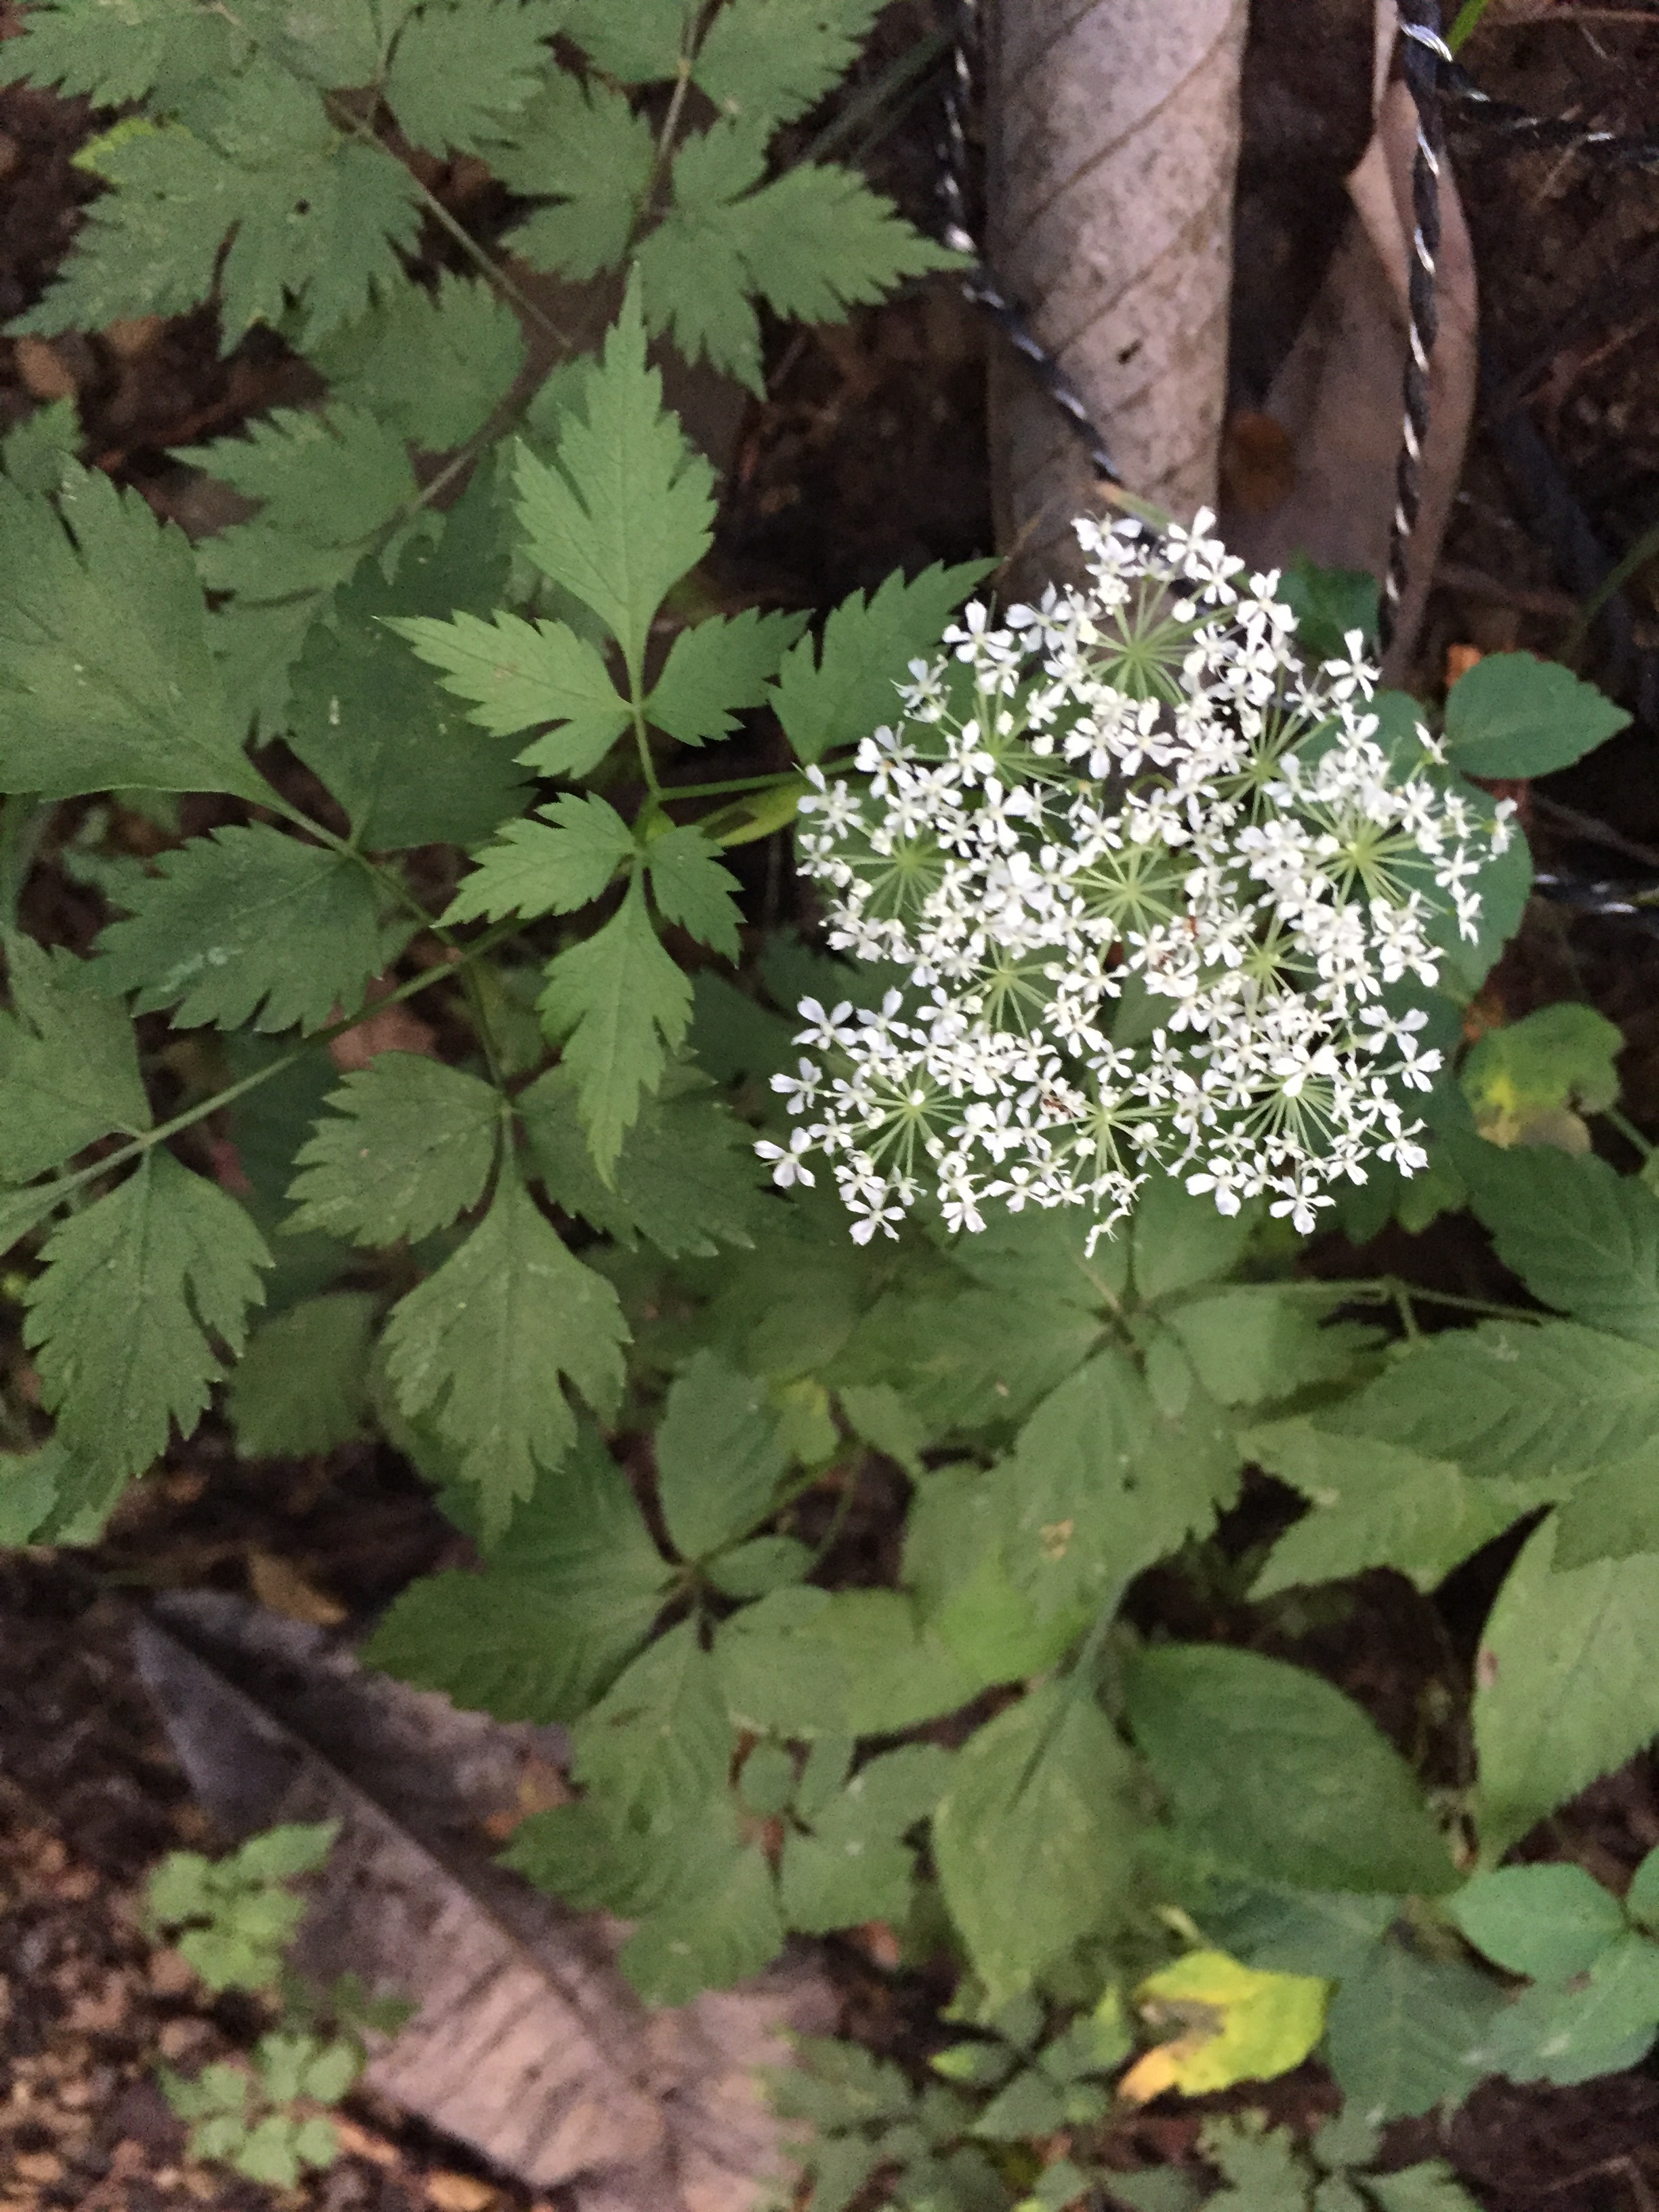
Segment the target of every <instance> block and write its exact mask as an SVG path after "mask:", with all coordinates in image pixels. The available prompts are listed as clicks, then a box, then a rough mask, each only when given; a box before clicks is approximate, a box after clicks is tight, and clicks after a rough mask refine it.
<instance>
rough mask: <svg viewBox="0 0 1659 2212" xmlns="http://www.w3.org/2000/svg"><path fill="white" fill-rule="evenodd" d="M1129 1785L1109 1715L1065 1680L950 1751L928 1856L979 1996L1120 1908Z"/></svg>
mask: <svg viewBox="0 0 1659 2212" xmlns="http://www.w3.org/2000/svg"><path fill="white" fill-rule="evenodd" d="M1132 1793H1133V1767H1132V1765H1131V1764H1130V1761H1129V1758H1128V1754H1127V1753H1126V1752H1125V1750H1124V1748H1123V1746H1122V1744H1121V1742H1120V1741H1119V1740H1118V1737H1117V1735H1116V1734H1115V1731H1114V1729H1113V1728H1112V1726H1111V1723H1109V1721H1108V1720H1107V1718H1106V1717H1105V1715H1104V1714H1103V1713H1102V1711H1100V1709H1099V1707H1098V1706H1097V1705H1095V1704H1094V1702H1093V1701H1092V1699H1090V1698H1089V1697H1088V1696H1087V1695H1085V1694H1084V1693H1083V1692H1080V1690H1079V1686H1077V1685H1076V1684H1074V1683H1073V1682H1070V1681H1064V1682H1049V1683H1047V1684H1045V1685H1044V1686H1042V1688H1041V1689H1038V1690H1035V1691H1033V1692H1032V1693H1031V1694H1030V1696H1029V1697H1027V1698H1024V1699H1022V1700H1021V1701H1020V1703H1019V1704H1018V1705H1011V1706H1009V1708H1008V1709H1007V1711H1006V1712H1002V1713H999V1714H998V1715H997V1717H996V1718H995V1719H994V1720H993V1721H989V1722H987V1723H986V1724H985V1726H984V1727H982V1728H981V1729H978V1730H977V1731H976V1732H975V1734H974V1735H971V1736H970V1737H969V1740H968V1741H967V1743H966V1744H964V1745H963V1748H962V1749H961V1751H959V1752H958V1753H957V1759H956V1766H955V1771H954V1773H953V1775H952V1778H951V1786H950V1788H949V1789H948V1790H947V1791H946V1792H945V1796H944V1798H943V1799H942V1801H941V1802H940V1803H939V1808H938V1810H937V1811H936V1812H935V1814H934V1815H933V1858H934V1862H935V1863H936V1865H937V1867H938V1869H939V1882H940V1885H941V1887H942V1888H943V1890H944V1893H945V1904H946V1905H947V1906H948V1907H949V1909H950V1912H951V1918H952V1919H953V1920H954V1921H955V1922H956V1924H957V1928H958V1929H960V1930H961V1932H962V1936H963V1941H964V1942H965V1943H966V1945H967V1947H968V1954H969V1959H970V1960H972V1962H973V1966H974V1969H975V1972H976V1973H977V1974H978V1975H979V1977H980V1979H981V1981H982V1982H983V1984H985V1990H986V1996H987V2002H989V2003H991V2004H993V2005H996V2004H1003V2003H1006V2002H1007V2001H1008V2000H1009V1999H1010V1998H1012V1997H1014V1996H1018V1995H1019V1994H1020V1992H1021V1991H1022V1990H1026V1989H1029V1988H1030V1985H1031V1984H1032V1982H1033V1981H1034V1980H1035V1979H1036V1977H1037V1975H1038V1974H1040V1973H1041V1972H1042V1970H1043V1969H1044V1968H1045V1967H1047V1966H1053V1965H1054V1964H1056V1963H1057V1962H1058V1961H1059V1960H1061V1959H1062V1958H1063V1957H1064V1956H1065V1954H1066V1952H1068V1951H1069V1950H1070V1949H1071V1948H1072V1946H1073V1944H1074V1943H1076V1942H1079V1941H1080V1940H1081V1939H1082V1938H1083V1937H1085V1936H1097V1935H1105V1934H1109V1932H1110V1931H1111V1930H1112V1929H1114V1928H1115V1927H1116V1926H1117V1925H1119V1924H1120V1923H1121V1920H1122V1919H1123V1917H1125V1915H1126V1914H1127V1912H1128V1911H1129V1910H1130V1909H1131V1900H1132V1897H1133V1875H1132V1871H1131V1859H1132V1855H1133V1846H1134V1837H1135V1832H1136V1829H1137V1826H1138V1825H1139V1823H1138V1820H1137V1816H1136V1814H1135V1812H1134V1809H1133V1794H1132Z"/></svg>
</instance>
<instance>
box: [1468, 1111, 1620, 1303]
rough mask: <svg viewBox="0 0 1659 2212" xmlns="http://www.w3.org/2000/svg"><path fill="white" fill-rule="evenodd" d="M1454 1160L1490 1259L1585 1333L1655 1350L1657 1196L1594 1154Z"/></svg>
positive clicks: (1546, 1151) (1542, 1152)
mask: <svg viewBox="0 0 1659 2212" xmlns="http://www.w3.org/2000/svg"><path fill="white" fill-rule="evenodd" d="M1455 1159H1456V1163H1457V1165H1458V1167H1459V1169H1460V1170H1462V1176H1463V1179H1464V1181H1465V1182H1466V1183H1467V1184H1468V1191H1469V1203H1470V1205H1471V1206H1473V1207H1474V1211H1475V1212H1476V1213H1477V1214H1478V1215H1479V1217H1480V1219H1481V1221H1482V1222H1484V1224H1485V1225H1486V1227H1487V1228H1488V1229H1489V1230H1490V1231H1492V1242H1493V1243H1494V1244H1495V1245H1496V1247H1497V1249H1498V1258H1499V1259H1500V1260H1501V1261H1503V1262H1504V1266H1505V1267H1509V1268H1511V1269H1512V1270H1513V1271H1514V1273H1516V1274H1517V1275H1519V1276H1520V1278H1521V1279H1522V1282H1523V1283H1524V1284H1525V1285H1526V1286H1527V1288H1528V1290H1529V1291H1531V1292H1532V1294H1533V1296H1534V1297H1535V1298H1537V1299H1539V1300H1540V1301H1541V1303H1542V1304H1545V1305H1548V1306H1556V1307H1558V1308H1559V1310H1561V1311H1562V1312H1563V1313H1566V1314H1570V1315H1571V1316H1572V1318H1573V1319H1574V1320H1575V1321H1580V1322H1584V1323H1585V1324H1586V1325H1587V1326H1588V1327H1589V1328H1601V1329H1607V1330H1609V1331H1611V1332H1612V1334H1613V1335H1615V1336H1627V1337H1629V1338H1630V1339H1631V1340H1632V1342H1633V1343H1636V1344H1645V1345H1649V1346H1659V1198H1656V1197H1655V1196H1654V1194H1653V1193H1652V1192H1651V1191H1650V1190H1648V1189H1647V1188H1645V1187H1644V1185H1643V1184H1642V1183H1640V1182H1638V1181H1637V1180H1636V1178H1635V1177H1634V1176H1620V1175H1617V1174H1615V1173H1614V1171H1613V1169H1612V1168H1610V1167H1609V1166H1608V1165H1607V1162H1606V1161H1605V1160H1601V1159H1597V1158H1595V1155H1594V1154H1593V1153H1591V1154H1587V1155H1585V1156H1583V1158H1573V1157H1572V1156H1571V1154H1570V1153H1567V1152H1558V1151H1557V1150H1556V1149H1555V1148H1554V1147H1553V1146H1547V1145H1530V1146H1527V1147H1526V1148H1525V1149H1524V1150H1522V1151H1516V1152H1505V1151H1503V1150H1500V1149H1499V1147H1498V1146H1496V1145H1486V1144H1463V1145H1460V1146H1457V1147H1456V1150H1455Z"/></svg>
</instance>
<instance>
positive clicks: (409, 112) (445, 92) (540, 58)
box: [354, 0, 568, 154]
mask: <svg viewBox="0 0 1659 2212" xmlns="http://www.w3.org/2000/svg"><path fill="white" fill-rule="evenodd" d="M567 13H568V10H567V9H565V8H564V7H563V6H562V5H561V4H560V0H489V4H484V0H447V4H446V0H425V5H424V6H423V7H422V9H421V10H420V12H419V14H418V15H414V16H413V17H411V19H410V21H407V22H406V23H405V24H404V27H403V29H402V30H401V31H400V32H399V33H398V43H397V44H396V46H394V47H393V48H392V63H391V66H390V68H389V69H388V70H387V71H386V82H385V85H384V87H383V91H382V96H383V97H384V99H385V100H386V105H387V106H388V107H390V108H391V110H392V113H393V114H394V115H395V116H396V117H397V118H398V124H399V125H400V126H401V128H402V130H403V131H404V135H405V137H408V138H410V140H411V141H412V142H413V143H414V144H416V146H424V147H426V148H428V149H429V150H430V151H431V152H433V153H435V154H441V153H445V152H447V150H448V149H451V148H452V147H453V148H458V149H459V150H460V151H462V152H463V153H471V154H477V153H483V152H486V151H488V150H490V149H493V146H494V143H495V141H496V140H498V139H499V138H500V137H501V134H502V129H503V126H504V125H505V124H506V122H507V118H509V117H510V116H513V115H516V114H517V113H518V112H519V110H520V108H522V107H523V106H525V104H526V101H528V100H530V99H531V98H532V96H533V95H534V94H536V93H537V92H538V90H539V89H540V88H541V83H542V76H543V72H544V70H545V69H546V67H547V65H548V64H549V62H550V59H551V56H550V52H549V50H548V47H547V46H546V45H545V43H544V41H545V40H549V39H550V38H551V37H552V36H553V34H554V33H555V32H556V31H558V30H561V29H562V28H563V26H564V18H565V15H566V14H567ZM354 82H355V80H354Z"/></svg>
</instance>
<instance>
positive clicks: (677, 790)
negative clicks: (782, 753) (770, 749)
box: [662, 769, 800, 804]
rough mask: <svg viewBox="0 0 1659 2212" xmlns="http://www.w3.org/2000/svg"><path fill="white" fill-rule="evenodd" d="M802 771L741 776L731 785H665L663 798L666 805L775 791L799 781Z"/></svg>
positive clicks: (791, 770)
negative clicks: (745, 792)
mask: <svg viewBox="0 0 1659 2212" xmlns="http://www.w3.org/2000/svg"><path fill="white" fill-rule="evenodd" d="M799 776H800V770H799V769H788V770H787V772H786V773H785V774H783V775H740V776H735V777H733V779H732V781H731V782H730V783H665V784H664V786H663V787H662V797H663V800H664V803H665V804H666V803H667V802H668V801H669V800H670V799H722V798H724V797H725V796H726V793H728V792H732V791H775V790H776V789H777V788H778V787H779V786H780V785H781V784H786V783H794V782H797V781H799Z"/></svg>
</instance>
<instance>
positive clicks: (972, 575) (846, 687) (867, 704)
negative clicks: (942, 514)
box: [772, 561, 991, 763]
mask: <svg viewBox="0 0 1659 2212" xmlns="http://www.w3.org/2000/svg"><path fill="white" fill-rule="evenodd" d="M990 567H991V564H990V563H989V562H984V561H969V562H963V564H962V565H961V566H960V567H959V568H945V567H944V566H943V565H942V564H938V563H936V564H935V565H934V566H933V568H924V569H923V571H922V573H921V575H919V576H916V577H914V578H910V579H906V578H905V577H903V576H901V575H897V574H894V575H891V576H889V577H887V578H886V579H885V580H884V582H883V583H882V584H880V585H879V586H878V587H877V589H876V590H875V591H874V592H871V593H870V594H869V595H868V597H867V598H866V595H865V594H864V593H863V592H854V594H853V596H852V598H851V599H843V600H842V603H841V605H839V606H838V607H837V608H836V610H835V611H834V612H833V613H832V614H831V615H830V616H829V619H828V621H827V622H826V623H824V626H823V638H822V640H821V641H820V640H815V639H812V638H802V639H801V641H799V644H797V645H794V646H793V647H791V648H790V650H789V652H788V653H787V654H786V656H785V658H784V662H783V666H782V669H781V671H780V673H779V676H778V680H777V684H776V686H775V689H774V691H773V695H772V705H773V707H774V708H775V712H776V714H777V717H778V720H779V721H781V723H782V725H783V728H784V734H785V735H786V736H787V738H788V740H789V742H790V744H791V745H792V746H793V749H794V752H795V757H796V758H797V759H798V760H802V761H805V762H808V763H811V762H813V761H817V760H821V759H822V758H823V755H824V754H825V753H826V752H827V751H828V750H829V748H830V746H831V745H838V744H857V743H858V741H859V739H860V738H865V737H867V736H868V735H869V733H870V732H871V731H872V730H873V729H875V728H876V727H878V725H880V724H882V723H890V722H891V721H892V720H893V719H894V717H895V716H896V714H897V713H898V696H897V690H896V687H897V686H898V685H899V684H902V683H903V682H904V680H905V672H906V671H907V669H908V666H909V664H910V663H911V661H912V660H915V659H919V658H923V657H931V656H932V655H933V654H934V653H937V652H938V650H939V640H940V638H941V636H942V635H944V631H945V624H946V623H947V622H948V621H949V620H950V618H951V613H952V612H953V611H954V610H955V609H956V608H957V607H958V606H959V605H961V603H962V601H963V599H966V598H967V596H968V594H969V592H971V591H972V590H973V588H974V586H975V584H977V583H980V582H981V581H982V580H984V578H985V577H986V576H987V575H988V574H989V573H990Z"/></svg>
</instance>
